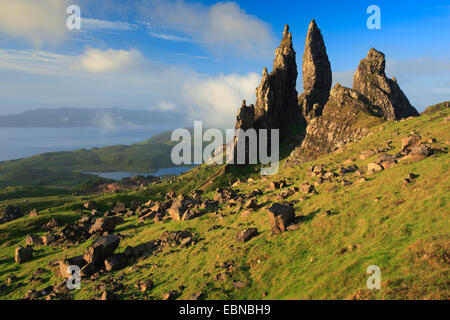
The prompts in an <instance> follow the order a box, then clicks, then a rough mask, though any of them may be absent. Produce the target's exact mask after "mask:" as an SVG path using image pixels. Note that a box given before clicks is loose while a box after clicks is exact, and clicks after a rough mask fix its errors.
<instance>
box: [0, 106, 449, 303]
mask: <svg viewBox="0 0 450 320" xmlns="http://www.w3.org/2000/svg"><path fill="white" fill-rule="evenodd" d="M449 116H450V109H449V108H444V109H440V110H438V111H435V112H427V113H425V114H424V115H423V116H421V117H420V118H414V119H409V120H406V121H400V122H386V123H383V124H381V125H377V126H375V127H372V128H371V132H372V134H371V135H369V136H367V137H366V138H364V139H362V140H360V141H358V142H357V143H354V144H351V145H349V146H348V147H347V148H346V149H345V150H344V151H340V152H338V153H333V154H330V155H327V156H325V157H322V158H320V159H318V160H316V161H313V162H311V163H307V164H305V165H302V166H298V167H294V168H288V169H284V168H283V165H282V164H283V162H282V163H281V166H280V171H279V172H278V174H277V175H275V176H270V177H260V176H259V175H258V171H257V170H256V169H255V168H251V167H244V168H232V169H231V170H227V171H224V167H223V166H200V167H197V168H195V169H193V170H191V171H189V172H187V173H186V174H184V175H182V176H180V177H177V178H174V179H171V180H167V181H165V182H164V183H156V184H152V185H149V186H146V187H144V188H141V189H138V190H135V191H132V192H131V191H122V192H120V193H117V194H108V195H103V196H90V197H88V198H89V199H91V200H94V201H96V202H97V203H98V204H99V206H100V207H101V210H104V209H107V208H109V209H110V208H112V207H113V205H114V203H115V202H116V201H118V200H122V201H125V202H126V203H127V204H130V202H131V201H132V200H135V199H139V200H142V201H148V200H149V199H153V200H162V199H163V196H164V194H165V193H166V192H168V191H169V190H175V191H177V193H186V194H187V193H190V192H191V191H193V190H195V189H197V188H198V187H201V188H202V189H203V190H205V192H206V193H205V195H204V197H205V198H207V199H212V198H214V195H215V194H216V192H215V189H216V188H217V187H219V186H222V187H225V186H230V185H231V184H232V183H233V182H234V181H236V180H237V179H238V178H241V179H244V178H249V177H252V178H253V179H254V180H253V181H252V180H250V182H242V183H240V184H238V185H236V186H234V187H233V189H235V190H236V191H238V192H239V193H249V192H251V191H252V190H254V189H255V188H259V189H261V190H262V191H263V194H262V195H259V196H256V197H255V199H256V201H257V203H258V204H259V205H260V208H259V209H257V210H255V211H254V212H252V213H251V214H248V215H246V214H244V211H245V210H237V209H236V207H232V206H230V205H229V204H228V203H223V204H220V206H219V209H218V210H217V211H215V212H210V213H205V214H203V215H201V216H200V217H197V218H195V219H192V220H188V221H172V220H166V221H165V222H163V223H155V222H153V220H146V221H144V222H142V223H140V222H139V221H138V219H137V217H136V216H131V217H126V218H125V221H124V223H123V224H120V225H119V226H118V227H117V228H116V233H120V234H122V235H123V236H124V237H123V239H122V240H121V241H120V246H119V248H118V250H117V251H118V252H123V251H124V250H125V248H126V247H127V246H129V245H131V246H135V245H138V244H141V243H144V242H148V241H150V240H153V239H158V238H159V237H160V236H161V234H162V233H163V232H164V231H179V230H190V231H191V232H193V233H194V234H195V235H196V236H197V237H198V240H197V241H196V243H195V244H193V245H192V246H189V247H187V248H180V247H169V248H165V249H164V250H162V251H161V252H158V253H156V254H154V255H151V256H150V257H147V258H142V259H139V260H138V261H137V262H136V264H134V265H131V266H128V267H126V268H124V269H122V270H120V271H115V272H111V273H104V274H101V275H100V276H99V278H98V279H97V280H93V281H88V282H83V283H82V288H81V290H76V291H73V292H71V297H72V298H73V299H91V298H98V297H99V296H100V295H101V293H102V290H103V289H104V288H103V289H102V286H104V287H106V288H109V289H111V286H112V285H113V283H114V282H116V283H117V282H120V283H121V284H122V285H123V289H121V290H119V291H118V292H117V295H118V297H119V298H121V299H161V298H162V297H163V296H164V295H165V294H166V293H167V292H170V291H172V290H177V291H178V292H179V296H178V298H180V299H188V298H190V297H191V296H192V295H193V294H194V293H198V292H202V293H203V295H202V296H201V298H203V299H448V298H449V289H450V233H449V230H450V205H449V200H450V192H449V191H450V175H449V166H450V156H449V154H448V148H449V144H450V142H449V141H450V122H449V121H448V117H449ZM446 119H447V120H446ZM412 131H416V132H417V133H419V134H420V135H421V136H422V139H423V140H425V141H427V140H428V139H432V138H435V139H436V142H433V143H432V144H433V148H435V149H437V150H440V151H438V152H436V153H435V154H433V155H432V156H430V157H428V158H426V159H424V160H422V161H419V162H411V161H410V160H404V161H400V162H399V163H398V164H397V165H396V166H394V167H391V168H388V169H386V170H384V171H381V172H378V173H374V174H371V175H366V174H365V175H364V176H365V177H366V178H367V181H365V182H361V183H357V182H356V181H357V180H358V179H359V178H360V177H358V176H355V175H354V174H352V173H349V174H346V175H344V176H342V177H340V178H339V179H333V182H325V183H323V184H320V185H318V186H316V187H315V190H316V191H317V193H315V194H312V195H309V196H307V197H305V195H303V194H302V193H295V194H293V195H291V196H289V197H288V198H286V199H283V200H282V199H280V193H281V192H283V190H285V189H281V190H268V189H267V188H266V187H268V186H269V185H270V183H271V182H272V181H279V180H280V179H285V180H286V181H287V182H288V185H289V186H288V188H292V187H300V186H301V184H302V183H304V182H305V181H308V182H310V183H311V184H314V181H315V180H316V179H315V178H312V177H310V176H308V175H307V171H308V169H309V168H310V167H311V166H312V165H314V164H322V165H324V166H325V168H326V169H327V170H328V171H334V172H337V171H338V170H339V168H340V167H341V166H343V163H344V162H345V163H346V165H349V164H356V165H357V166H358V167H359V168H362V169H367V164H368V163H369V162H373V161H374V160H375V158H376V155H374V156H372V157H370V158H368V159H365V160H360V159H359V157H358V155H359V151H361V150H367V149H371V148H376V147H379V146H385V145H386V143H387V142H388V141H392V144H391V145H392V146H393V147H394V149H392V150H390V151H389V153H390V154H394V153H396V152H399V151H400V148H401V144H402V142H401V140H402V138H404V137H406V136H407V135H408V134H409V133H410V132H412ZM409 173H414V174H415V175H417V177H416V178H415V179H414V180H413V181H412V182H411V183H410V184H408V185H406V186H404V185H403V180H404V179H405V177H406V176H407V175H408V174H409ZM340 179H345V180H347V181H350V182H352V184H351V185H348V186H343V185H342V184H341V183H340V182H339V181H338V180H340ZM286 189H287V188H286ZM56 198H58V196H56ZM60 199H61V200H63V201H61V202H58V199H48V198H42V201H43V202H45V203H46V205H44V206H41V208H42V209H43V210H44V211H43V212H42V215H41V216H39V217H34V218H32V217H24V218H21V219H18V220H15V221H12V222H9V223H7V224H4V225H0V243H1V245H0V283H2V282H4V281H5V280H6V278H7V277H9V276H11V275H15V276H17V277H18V280H16V281H15V282H13V283H12V284H11V285H10V286H3V287H2V288H1V291H0V298H1V299H19V298H23V297H24V296H25V293H26V292H27V291H28V290H30V289H42V288H45V287H46V286H48V285H54V284H56V283H59V282H61V279H60V278H58V277H57V276H56V275H54V272H53V269H52V268H50V267H49V266H48V263H49V262H50V261H52V260H55V259H61V258H63V257H73V256H76V255H80V254H83V252H84V249H85V248H86V247H87V246H88V245H89V244H90V243H91V242H92V240H88V241H86V242H82V243H80V244H77V245H72V246H67V247H38V248H36V252H35V258H34V259H33V260H32V261H30V262H26V263H23V264H20V265H19V264H16V263H15V262H14V258H13V257H14V249H15V247H16V245H17V244H22V245H23V244H24V238H25V236H26V235H27V234H30V233H34V234H38V235H43V234H44V233H43V232H42V229H41V226H42V225H43V224H44V223H46V222H47V221H49V220H50V219H51V218H52V217H56V218H57V219H62V220H65V221H66V222H74V221H76V220H77V219H78V218H79V217H80V213H75V211H74V210H75V209H76V208H80V207H81V205H82V203H83V202H84V201H85V200H87V198H80V197H74V196H71V198H70V199H69V198H68V196H61V198H60ZM7 201H8V203H11V202H13V201H19V200H14V199H9V200H7ZM35 201H38V198H36V199H35ZM282 201H296V203H295V204H294V208H295V212H296V215H297V216H299V217H301V222H300V224H299V228H298V230H293V231H287V232H285V233H283V234H281V235H272V234H271V231H270V226H269V221H268V217H267V211H266V210H265V209H264V207H265V206H268V205H271V204H272V203H274V202H282ZM1 204H2V202H0V205H1ZM326 211H329V212H330V214H329V215H326V214H325V212H326ZM213 226H215V227H214V228H212V227H213ZM248 227H255V228H257V229H258V235H257V236H256V237H254V238H253V239H251V240H250V241H248V242H245V243H240V242H237V241H236V239H235V238H236V234H237V233H238V232H239V231H241V230H243V229H245V228H248ZM370 265H377V266H379V267H380V268H381V279H382V280H381V289H380V290H373V291H372V290H368V289H367V287H366V280H367V278H368V277H369V275H368V274H366V269H367V267H368V266H370ZM37 268H43V269H45V270H48V271H49V272H47V273H44V274H43V275H41V276H40V277H41V278H42V279H41V280H40V281H36V280H35V281H30V277H31V276H32V274H33V273H34V272H35V271H36V269H37ZM137 271H138V272H137ZM148 279H150V280H152V281H153V282H154V284H155V287H154V288H153V289H152V290H148V291H146V292H141V291H140V290H139V288H138V287H137V284H138V282H139V281H141V280H148ZM237 284H239V285H237ZM244 284H245V285H244ZM180 286H181V287H182V288H180Z"/></svg>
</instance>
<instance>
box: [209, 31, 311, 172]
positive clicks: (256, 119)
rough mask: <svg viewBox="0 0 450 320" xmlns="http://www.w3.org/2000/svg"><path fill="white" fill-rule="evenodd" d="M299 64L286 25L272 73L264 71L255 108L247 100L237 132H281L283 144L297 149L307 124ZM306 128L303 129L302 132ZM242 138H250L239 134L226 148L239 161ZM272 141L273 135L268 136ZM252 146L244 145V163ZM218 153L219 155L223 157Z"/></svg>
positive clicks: (237, 123) (276, 51)
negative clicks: (300, 103)
mask: <svg viewBox="0 0 450 320" xmlns="http://www.w3.org/2000/svg"><path fill="white" fill-rule="evenodd" d="M297 76H298V72H297V62H296V53H295V50H294V47H293V45H292V34H291V33H290V32H289V26H288V25H286V26H285V28H284V31H283V39H282V40H281V44H280V46H279V47H278V48H277V49H276V50H275V60H274V61H273V71H272V72H271V73H270V74H269V72H268V71H267V68H264V69H263V75H262V79H261V83H260V85H259V86H258V88H256V103H255V105H250V106H247V104H246V101H245V100H244V101H243V103H242V106H241V107H240V109H239V110H238V113H237V116H236V126H235V129H236V132H238V131H237V130H238V129H242V130H244V131H246V130H248V129H255V130H256V131H258V130H259V129H267V130H270V129H279V130H280V132H279V133H280V142H282V143H283V142H285V143H287V144H289V145H291V146H297V145H299V144H300V143H301V140H302V139H303V132H304V127H306V121H305V119H304V117H303V116H302V113H301V110H300V108H299V106H298V98H297V89H296V84H297ZM302 128H303V129H302ZM240 139H248V138H245V137H243V136H239V135H237V136H236V137H235V139H234V141H233V142H232V143H230V144H228V145H227V146H226V151H227V154H230V155H231V154H233V155H234V159H235V161H236V159H237V157H236V153H237V151H238V150H237V149H238V148H236V146H237V145H238V141H241V140H240ZM269 139H270V134H269ZM248 145H249V143H248V142H246V143H245V163H251V161H250V160H249V146H248ZM268 146H269V151H270V141H268ZM220 153H221V152H220V151H218V152H217V153H216V154H220Z"/></svg>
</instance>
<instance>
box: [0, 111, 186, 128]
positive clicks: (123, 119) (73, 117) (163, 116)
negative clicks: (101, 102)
mask: <svg viewBox="0 0 450 320" xmlns="http://www.w3.org/2000/svg"><path fill="white" fill-rule="evenodd" d="M185 118H186V117H185V115H184V114H182V113H181V114H180V113H179V112H168V111H159V110H152V111H148V110H124V109H119V108H107V109H89V108H59V109H37V110H32V111H25V112H23V113H20V114H13V115H7V116H0V127H16V128H27V127H107V128H108V127H116V126H133V125H149V124H152V123H182V122H183V119H185Z"/></svg>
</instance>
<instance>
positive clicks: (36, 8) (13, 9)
mask: <svg viewBox="0 0 450 320" xmlns="http://www.w3.org/2000/svg"><path fill="white" fill-rule="evenodd" d="M68 4H69V3H68V1H67V0H0V33H2V34H4V35H6V36H7V37H12V38H19V39H21V40H25V41H27V42H29V43H31V44H32V45H33V46H36V47H40V46H42V45H43V44H46V43H49V44H52V45H54V44H57V43H59V42H61V41H62V40H63V39H64V38H65V36H66V33H67V28H66V19H67V17H68V15H67V14H66V8H67V6H68Z"/></svg>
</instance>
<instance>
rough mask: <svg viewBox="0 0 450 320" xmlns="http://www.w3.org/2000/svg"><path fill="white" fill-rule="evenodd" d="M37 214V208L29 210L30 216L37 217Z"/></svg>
mask: <svg viewBox="0 0 450 320" xmlns="http://www.w3.org/2000/svg"><path fill="white" fill-rule="evenodd" d="M37 216H39V210H38V209H33V210H31V211H30V217H37Z"/></svg>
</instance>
